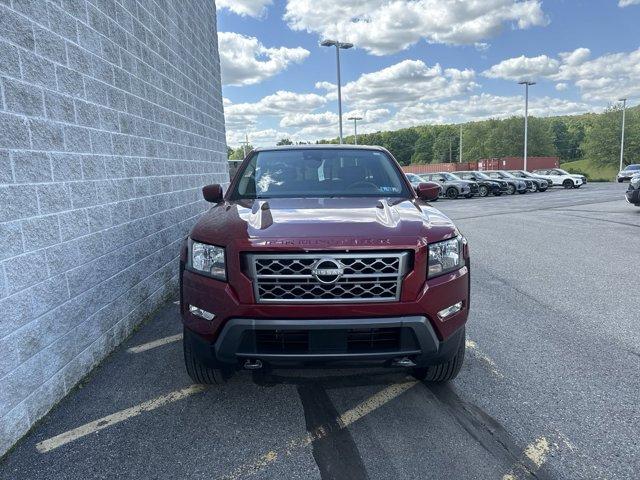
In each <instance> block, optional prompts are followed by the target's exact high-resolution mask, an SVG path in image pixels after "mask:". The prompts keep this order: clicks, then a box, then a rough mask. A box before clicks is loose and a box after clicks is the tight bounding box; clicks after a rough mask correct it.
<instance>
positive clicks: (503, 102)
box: [388, 93, 593, 128]
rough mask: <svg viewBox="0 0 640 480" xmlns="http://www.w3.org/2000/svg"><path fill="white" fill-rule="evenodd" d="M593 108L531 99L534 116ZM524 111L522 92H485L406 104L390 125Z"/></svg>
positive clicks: (501, 115) (501, 116)
mask: <svg viewBox="0 0 640 480" xmlns="http://www.w3.org/2000/svg"><path fill="white" fill-rule="evenodd" d="M592 110H593V107H592V106H591V105H589V104H586V103H580V102H572V101H569V100H563V99H559V98H551V97H542V98H534V99H532V100H530V101H529V113H530V114H531V115H535V116H552V115H570V114H576V113H584V112H587V111H592ZM523 114H524V97H523V96H519V95H516V96H500V95H491V94H488V93H482V94H480V95H472V96H471V97H469V98H465V99H458V100H450V101H445V102H425V103H419V104H416V105H410V106H407V107H405V108H403V109H401V110H400V111H398V113H397V114H396V115H395V117H394V118H393V119H392V120H390V121H389V123H388V125H390V126H392V127H393V128H402V127H409V126H413V125H419V124H423V123H432V124H433V123H458V122H468V121H474V120H486V119H488V118H506V117H511V116H514V115H523Z"/></svg>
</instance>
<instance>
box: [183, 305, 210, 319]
mask: <svg viewBox="0 0 640 480" xmlns="http://www.w3.org/2000/svg"><path fill="white" fill-rule="evenodd" d="M189 312H191V313H192V314H193V315H195V316H196V317H200V318H204V319H205V320H209V321H211V320H213V319H214V318H215V317H216V316H215V315H214V314H213V313H211V312H207V311H206V310H203V309H201V308H198V307H196V306H194V305H189Z"/></svg>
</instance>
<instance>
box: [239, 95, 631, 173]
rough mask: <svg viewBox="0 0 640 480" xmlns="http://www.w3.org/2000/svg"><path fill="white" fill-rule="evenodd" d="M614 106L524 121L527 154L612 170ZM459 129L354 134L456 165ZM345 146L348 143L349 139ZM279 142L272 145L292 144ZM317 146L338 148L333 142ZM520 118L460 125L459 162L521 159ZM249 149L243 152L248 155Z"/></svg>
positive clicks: (413, 159)
mask: <svg viewBox="0 0 640 480" xmlns="http://www.w3.org/2000/svg"><path fill="white" fill-rule="evenodd" d="M621 127H622V112H621V110H620V107H617V106H615V107H610V108H608V109H607V110H605V111H604V112H603V113H600V114H595V113H587V114H584V115H573V116H558V117H529V155H530V156H545V157H546V156H557V157H559V158H560V161H561V162H562V163H564V162H576V161H580V160H585V161H588V162H589V163H592V164H594V165H596V166H599V167H611V168H613V167H614V166H617V165H618V163H619V161H620V130H621ZM460 130H461V128H460V125H421V126H417V127H412V128H403V129H400V130H394V131H384V132H375V133H367V134H360V135H358V143H360V144H362V145H381V146H383V147H385V148H386V149H388V150H389V151H390V152H391V153H393V155H394V156H395V157H396V158H397V159H398V161H399V162H400V163H401V164H402V165H409V164H425V163H442V162H449V161H453V162H457V161H458V160H459V158H460V152H459V146H460ZM625 132H626V133H625V161H626V163H640V106H637V107H633V108H629V109H627V119H626V128H625ZM344 141H345V143H353V141H354V138H353V135H350V136H346V137H345V139H344ZM292 143H293V142H291V140H289V139H287V138H283V139H281V140H280V141H279V142H278V145H288V144H292ZM317 143H338V139H337V138H334V139H331V140H321V141H319V142H317ZM523 145H524V119H523V118H522V117H511V118H507V119H502V120H499V119H489V120H483V121H478V122H469V123H465V124H463V125H462V158H463V161H465V162H472V161H477V160H480V159H483V158H500V157H518V156H522V153H523ZM251 148H252V147H251V145H249V146H248V148H247V151H250V150H251ZM229 158H230V159H242V158H243V148H242V147H240V148H237V149H235V150H234V149H231V148H229Z"/></svg>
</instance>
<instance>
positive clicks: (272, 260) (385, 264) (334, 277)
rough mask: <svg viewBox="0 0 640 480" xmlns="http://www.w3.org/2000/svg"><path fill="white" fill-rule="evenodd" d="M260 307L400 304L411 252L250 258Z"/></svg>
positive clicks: (307, 254)
mask: <svg viewBox="0 0 640 480" xmlns="http://www.w3.org/2000/svg"><path fill="white" fill-rule="evenodd" d="M246 255H247V259H248V262H247V265H248V266H249V270H250V276H251V277H252V279H253V291H254V295H255V298H256V302H258V303H358V302H360V303H362V302H394V301H398V300H400V292H401V288H402V280H403V278H404V276H405V274H406V273H407V269H408V267H409V259H410V253H409V252H390V253H388V252H355V253H331V252H329V253H327V252H323V253H291V254H262V253H248V254H246Z"/></svg>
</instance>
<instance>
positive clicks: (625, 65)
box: [554, 48, 640, 102]
mask: <svg viewBox="0 0 640 480" xmlns="http://www.w3.org/2000/svg"><path fill="white" fill-rule="evenodd" d="M581 50H586V49H581ZM587 58H588V56H586V57H585V58H584V60H583V61H581V62H578V63H571V64H569V63H568V64H566V65H565V64H563V65H562V66H561V67H560V72H559V73H558V74H557V75H555V76H554V79H557V80H562V81H571V82H573V83H574V84H575V85H576V86H577V87H578V88H579V89H580V92H581V93H582V98H584V99H585V100H599V101H605V102H609V101H614V100H616V99H618V98H620V97H636V96H640V82H638V77H640V48H638V49H637V50H634V51H632V52H619V53H609V54H606V55H602V56H600V57H597V58H594V59H591V60H587Z"/></svg>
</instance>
